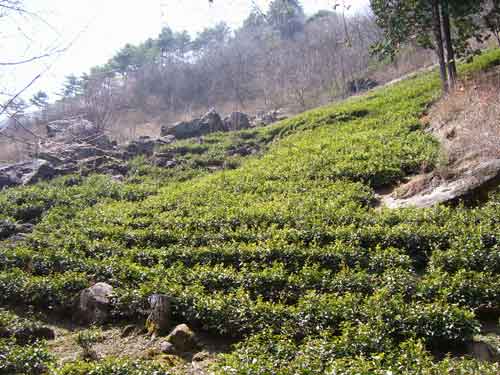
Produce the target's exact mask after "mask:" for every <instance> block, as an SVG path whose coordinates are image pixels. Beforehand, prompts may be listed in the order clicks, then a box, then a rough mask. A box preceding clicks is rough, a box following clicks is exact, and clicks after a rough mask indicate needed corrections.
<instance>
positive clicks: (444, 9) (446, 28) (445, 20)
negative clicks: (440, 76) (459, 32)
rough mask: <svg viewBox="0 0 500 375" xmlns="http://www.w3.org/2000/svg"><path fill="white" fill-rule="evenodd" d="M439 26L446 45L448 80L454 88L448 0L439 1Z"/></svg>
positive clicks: (453, 56)
mask: <svg viewBox="0 0 500 375" xmlns="http://www.w3.org/2000/svg"><path fill="white" fill-rule="evenodd" d="M441 17H442V18H441V21H442V22H441V26H442V31H443V36H444V42H445V46H446V65H447V68H448V80H449V85H450V88H452V89H453V88H454V87H455V84H456V82H457V65H456V63H455V51H454V50H453V42H452V40H451V30H450V8H449V5H448V0H442V3H441Z"/></svg>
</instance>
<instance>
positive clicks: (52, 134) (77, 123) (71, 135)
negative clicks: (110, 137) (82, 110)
mask: <svg viewBox="0 0 500 375" xmlns="http://www.w3.org/2000/svg"><path fill="white" fill-rule="evenodd" d="M100 134H101V131H100V129H99V128H98V127H97V126H95V125H94V124H92V123H91V122H90V121H88V120H85V119H83V118H81V117H73V118H67V119H61V120H56V121H52V122H50V123H49V124H47V137H49V138H55V139H57V140H58V141H62V142H67V143H69V142H75V141H77V140H82V139H88V138H94V137H97V136H100Z"/></svg>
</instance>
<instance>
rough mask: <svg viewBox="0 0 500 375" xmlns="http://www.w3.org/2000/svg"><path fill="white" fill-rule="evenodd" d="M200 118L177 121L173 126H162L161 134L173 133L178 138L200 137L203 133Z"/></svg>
mask: <svg viewBox="0 0 500 375" xmlns="http://www.w3.org/2000/svg"><path fill="white" fill-rule="evenodd" d="M199 127H200V119H193V120H191V121H180V122H176V123H175V124H173V125H171V126H165V125H164V126H162V127H161V136H162V137H165V136H168V135H172V136H174V137H175V138H178V139H185V138H192V137H198V136H200V135H201V131H200V129H199Z"/></svg>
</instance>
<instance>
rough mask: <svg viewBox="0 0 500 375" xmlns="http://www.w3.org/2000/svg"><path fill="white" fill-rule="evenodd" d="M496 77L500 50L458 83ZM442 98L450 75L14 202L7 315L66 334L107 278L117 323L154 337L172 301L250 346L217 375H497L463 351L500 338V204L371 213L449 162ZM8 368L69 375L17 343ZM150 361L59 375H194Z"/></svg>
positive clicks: (5, 206) (21, 191) (240, 347)
mask: <svg viewBox="0 0 500 375" xmlns="http://www.w3.org/2000/svg"><path fill="white" fill-rule="evenodd" d="M498 64H500V51H493V52H490V53H487V54H485V55H483V56H480V57H478V58H476V60H475V61H474V62H473V63H472V64H469V65H465V66H462V67H461V71H462V74H476V73H477V72H480V71H483V70H487V69H489V68H491V67H492V66H494V65H498ZM438 96H439V81H438V77H437V76H436V75H435V74H434V73H432V74H426V75H419V76H417V77H414V78H411V79H408V80H405V81H403V82H400V83H397V84H395V85H393V86H391V87H387V88H382V89H378V90H376V91H373V92H371V93H369V94H367V95H364V96H361V97H356V98H352V99H350V100H348V101H346V102H344V103H341V104H336V105H333V106H328V107H324V108H319V109H316V110H313V111H309V112H306V113H304V114H302V115H300V116H297V117H295V118H293V119H289V120H286V121H283V122H281V123H278V124H276V125H273V126H270V127H268V128H261V129H254V130H247V131H242V132H238V133H229V134H215V135H211V136H208V137H206V138H205V139H204V140H203V143H201V144H200V143H199V142H197V141H193V140H188V141H182V142H178V143H176V144H174V145H169V146H167V147H166V149H165V150H164V151H165V152H171V153H175V155H176V156H177V158H178V161H179V163H178V165H177V166H176V167H175V168H172V169H168V170H167V169H161V168H157V167H153V166H150V165H148V164H146V163H145V161H144V160H141V159H137V160H134V161H133V162H132V165H133V171H135V172H134V173H132V174H131V175H130V176H129V177H128V179H127V181H125V182H123V183H120V182H116V181H112V180H110V179H108V178H107V177H104V176H92V177H89V178H81V177H66V178H63V179H59V180H56V181H53V182H50V183H44V184H39V185H36V186H33V187H25V188H15V189H8V190H5V191H3V192H1V193H0V204H1V211H0V219H4V220H7V221H9V222H18V223H19V222H21V223H22V222H32V223H33V224H35V227H34V231H33V232H32V233H31V234H30V235H28V236H27V237H26V238H25V239H24V240H23V241H20V242H16V243H12V242H10V243H9V242H4V243H3V244H0V304H1V305H2V306H5V307H6V308H7V309H9V310H11V311H12V310H16V311H17V310H19V307H23V309H21V310H24V313H26V311H25V310H26V309H28V310H29V309H32V311H36V312H39V313H42V315H41V316H40V319H42V320H44V319H47V313H49V312H50V315H52V317H51V321H52V322H53V321H54V315H55V316H56V317H57V319H55V321H56V322H57V321H59V322H60V324H63V323H65V322H66V323H67V321H68V320H69V318H70V317H71V316H72V313H73V312H74V306H75V298H76V296H77V295H78V293H79V292H80V291H81V290H83V289H84V288H86V287H88V286H90V285H92V284H94V283H96V282H106V283H109V284H111V285H112V286H113V287H114V293H113V299H112V310H111V317H112V325H116V324H118V323H123V322H132V323H134V324H138V325H141V324H142V323H141V322H143V321H144V319H145V317H146V313H145V311H147V309H148V298H149V297H150V296H151V295H152V294H155V293H162V294H166V295H168V296H169V297H170V300H171V303H172V318H173V320H174V321H175V322H176V323H187V324H189V325H190V326H191V327H193V328H194V329H195V331H197V332H198V333H204V334H205V335H209V337H212V338H219V339H220V338H223V339H224V340H226V341H230V342H233V341H237V342H239V343H238V344H237V346H236V347H235V348H234V349H233V350H232V351H230V352H229V353H227V354H225V355H216V356H212V360H215V364H214V365H213V366H214V367H213V369H212V371H215V372H216V373H220V374H325V373H332V374H334V373H340V374H344V373H345V374H389V373H393V374H449V373H457V374H459V373H464V374H465V373H467V374H492V375H493V374H498V371H499V367H498V364H494V363H488V362H480V361H477V360H473V359H468V358H465V357H463V354H464V353H465V349H466V345H467V344H470V343H471V342H472V340H473V337H474V336H475V335H477V334H479V333H480V332H481V329H482V328H483V333H487V332H485V331H484V329H485V327H494V328H493V331H494V330H495V329H498V318H499V312H500V278H499V273H500V248H499V246H500V245H499V236H500V223H499V221H498V218H499V217H500V194H499V192H498V191H497V192H496V193H495V194H493V195H492V196H491V199H490V200H489V201H488V202H487V203H485V204H484V205H482V206H480V207H469V208H466V207H462V206H457V207H451V206H450V207H446V206H438V207H434V208H430V209H411V208H408V209H398V210H389V209H380V208H377V207H375V204H374V203H375V190H376V189H379V188H383V187H386V186H388V185H393V184H396V183H398V182H399V181H400V180H401V179H402V178H404V177H405V176H408V175H410V174H415V173H418V172H422V171H429V170H432V169H433V168H434V167H435V166H436V165H437V163H438V159H439V145H438V143H437V141H436V140H434V139H433V138H432V137H431V136H430V135H428V134H426V133H425V132H424V131H422V129H421V125H420V120H419V119H420V117H421V116H422V114H423V113H424V112H425V111H426V109H427V108H428V107H429V105H430V104H431V103H432V102H433V101H434V100H436V99H437V98H438ZM241 148H246V149H253V150H258V153H257V154H252V153H251V152H243V153H242V152H240V153H238V152H235V150H236V151H237V150H241ZM214 166H216V167H217V168H214ZM221 168H222V170H220V169H221ZM17 312H18V313H23V311H17ZM5 325H6V326H8V325H9V323H6V324H5ZM0 327H1V325H0ZM495 327H496V328H495ZM75 329H77V330H79V329H81V328H79V327H75ZM37 345H38V344H37ZM201 349H203V348H201ZM205 349H207V348H205ZM34 352H35V353H37V355H36V356H35V355H33V353H34ZM124 352H126V351H125V350H124ZM447 353H451V354H452V355H453V358H452V357H447V356H445V354H447ZM0 355H3V356H4V358H6V361H4V362H5V363H6V364H5V365H3V366H4V367H3V368H2V367H1V366H0V373H1V371H2V370H3V369H4V368H6V369H7V370H6V371H7V372H6V373H9V374H10V373H30V374H31V373H33V374H36V373H40V371H39V368H44V367H45V366H46V365H50V363H57V358H56V359H51V358H50V356H48V355H46V352H45V349H43V347H40V346H35V347H33V346H30V345H24V346H23V345H21V343H19V342H17V343H15V342H12V341H7V340H5V339H0ZM30 355H32V356H33V357H34V358H35V359H34V360H33V361H32V362H31V364H32V368H26V367H24V368H21V369H20V367H22V366H21V364H20V363H21V362H22V361H23V359H24V358H26V357H27V356H30ZM143 357H144V358H146V357H147V358H148V359H144V360H143V361H140V362H136V361H135V360H134V361H132V360H131V359H130V360H129V359H126V358H125V359H123V358H122V359H112V358H108V359H106V360H105V361H101V362H99V361H97V362H89V363H84V362H70V363H67V364H66V365H65V366H63V367H61V366H55V367H54V369H53V370H51V373H53V374H66V375H69V374H71V375H74V374H82V375H83V374H87V373H90V371H95V372H94V373H96V374H144V373H146V374H149V373H151V374H152V373H154V371H160V370H153V367H155V366H157V365H158V366H162V365H163V366H167V367H168V364H169V365H170V366H174V370H172V371H178V372H182V371H184V370H182V368H183V367H182V366H180V365H178V362H175V361H174V362H172V361H171V358H170V357H169V356H167V357H168V358H170V359H168V358H166V356H165V355H161V354H158V353H157V354H155V355H146V354H144V356H143ZM181 357H182V358H183V359H179V361H181V362H182V361H186V360H187V361H189V360H190V359H189V358H191V357H189V356H187V357H186V356H185V355H184V356H181ZM19 358H21V359H19ZM35 365H38V370H37V367H36V366H35ZM9 366H10V367H9ZM16 366H17V367H16ZM33 366H34V367H33ZM151 366H153V367H151ZM9 371H10V372H9ZM37 371H38V372H37ZM161 371H168V370H161ZM157 373H158V372H157ZM159 373H162V372H159ZM165 373H168V372H165Z"/></svg>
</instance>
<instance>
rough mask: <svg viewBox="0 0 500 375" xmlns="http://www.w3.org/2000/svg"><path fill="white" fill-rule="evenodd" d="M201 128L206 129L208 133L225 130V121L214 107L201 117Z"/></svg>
mask: <svg viewBox="0 0 500 375" xmlns="http://www.w3.org/2000/svg"><path fill="white" fill-rule="evenodd" d="M200 128H201V129H204V130H205V129H206V131H207V133H214V132H221V131H224V130H225V129H224V123H223V122H222V119H221V118H220V116H219V114H218V113H217V112H216V111H215V109H214V108H211V109H210V111H208V112H207V113H205V114H204V115H203V117H202V118H201V119H200ZM205 134H206V133H205Z"/></svg>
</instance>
